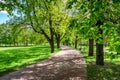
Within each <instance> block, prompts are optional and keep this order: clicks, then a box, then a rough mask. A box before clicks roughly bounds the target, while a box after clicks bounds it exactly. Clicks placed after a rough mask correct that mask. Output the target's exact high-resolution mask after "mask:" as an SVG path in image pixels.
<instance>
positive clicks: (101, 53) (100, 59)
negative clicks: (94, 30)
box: [96, 20, 104, 65]
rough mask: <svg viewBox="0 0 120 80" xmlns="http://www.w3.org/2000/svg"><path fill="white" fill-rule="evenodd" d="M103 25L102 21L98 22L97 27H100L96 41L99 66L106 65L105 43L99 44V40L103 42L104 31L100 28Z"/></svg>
mask: <svg viewBox="0 0 120 80" xmlns="http://www.w3.org/2000/svg"><path fill="white" fill-rule="evenodd" d="M102 24H103V22H101V21H100V20H98V21H97V23H96V25H97V27H98V36H99V37H98V39H97V40H96V64H97V65H104V51H103V46H104V45H103V42H101V43H100V42H99V40H102V41H103V37H102V34H103V30H102V29H101V28H100V26H101V25H102Z"/></svg>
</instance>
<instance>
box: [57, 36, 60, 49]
mask: <svg viewBox="0 0 120 80" xmlns="http://www.w3.org/2000/svg"><path fill="white" fill-rule="evenodd" d="M57 48H60V38H57Z"/></svg>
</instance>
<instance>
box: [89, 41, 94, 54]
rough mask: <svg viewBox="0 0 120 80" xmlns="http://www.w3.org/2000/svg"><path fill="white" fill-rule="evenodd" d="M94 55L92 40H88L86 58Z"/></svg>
mask: <svg viewBox="0 0 120 80" xmlns="http://www.w3.org/2000/svg"><path fill="white" fill-rule="evenodd" d="M93 54H94V39H89V53H88V56H93Z"/></svg>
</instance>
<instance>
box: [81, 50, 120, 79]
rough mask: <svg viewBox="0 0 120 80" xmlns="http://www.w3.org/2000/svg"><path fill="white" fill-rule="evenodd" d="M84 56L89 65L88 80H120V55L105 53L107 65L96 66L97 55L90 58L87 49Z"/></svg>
mask: <svg viewBox="0 0 120 80" xmlns="http://www.w3.org/2000/svg"><path fill="white" fill-rule="evenodd" d="M82 54H83V56H84V58H85V60H86V63H87V80H120V55H117V54H112V55H111V54H110V53H107V52H105V53H104V59H105V65H104V66H98V65H95V59H96V57H95V55H94V56H93V57H88V53H87V48H86V51H84V52H83V53H82Z"/></svg>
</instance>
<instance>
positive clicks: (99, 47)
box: [96, 43, 104, 65]
mask: <svg viewBox="0 0 120 80" xmlns="http://www.w3.org/2000/svg"><path fill="white" fill-rule="evenodd" d="M96 64H97V65H104V53H103V44H99V43H96Z"/></svg>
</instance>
